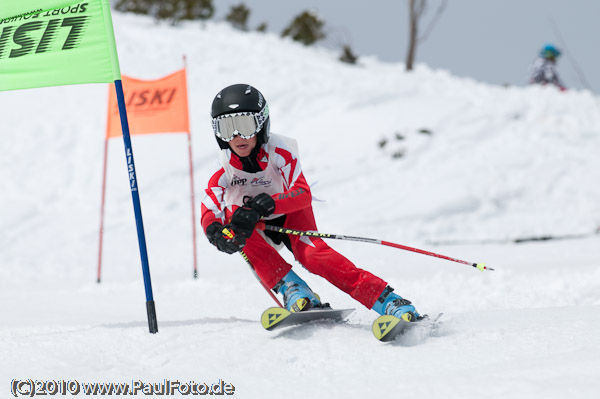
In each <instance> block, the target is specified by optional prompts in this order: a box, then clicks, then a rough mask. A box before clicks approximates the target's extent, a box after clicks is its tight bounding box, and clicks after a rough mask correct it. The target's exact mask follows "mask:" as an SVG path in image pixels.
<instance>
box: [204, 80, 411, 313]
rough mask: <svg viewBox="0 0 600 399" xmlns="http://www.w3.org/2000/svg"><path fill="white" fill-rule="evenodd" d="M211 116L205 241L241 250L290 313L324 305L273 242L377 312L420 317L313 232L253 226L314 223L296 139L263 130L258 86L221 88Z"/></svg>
mask: <svg viewBox="0 0 600 399" xmlns="http://www.w3.org/2000/svg"><path fill="white" fill-rule="evenodd" d="M211 116H212V118H213V119H212V126H213V132H214V134H215V137H216V140H217V143H218V144H219V147H220V148H221V151H220V153H219V163H218V165H217V167H216V170H215V172H214V173H213V174H212V177H211V178H210V180H209V182H208V188H207V189H206V194H205V196H204V199H203V202H202V227H203V229H204V231H205V233H206V236H207V238H208V240H209V241H210V243H211V244H213V245H214V246H216V247H217V248H218V249H219V251H222V252H225V253H228V254H232V253H235V252H239V251H242V250H243V251H244V253H245V254H246V256H247V258H248V260H249V262H250V263H251V265H252V266H253V268H254V269H255V271H256V274H257V275H258V277H259V278H260V279H261V280H262V282H263V283H264V285H265V286H266V287H269V288H272V289H273V291H274V292H275V293H278V294H281V295H283V302H284V306H285V307H286V308H287V309H288V310H290V311H291V312H299V311H303V310H307V309H310V308H322V307H325V306H327V305H324V304H322V303H321V300H320V299H319V297H318V296H317V295H316V294H315V293H314V292H313V291H312V290H311V289H310V288H309V286H308V285H307V284H306V282H305V281H304V280H302V279H301V278H300V277H299V276H298V275H297V274H296V273H294V271H293V270H292V266H291V265H290V264H289V263H287V262H286V261H285V260H284V259H283V258H282V257H281V256H280V255H279V253H278V248H280V247H281V246H282V245H281V244H284V245H285V246H286V247H287V248H288V249H289V250H290V251H291V252H292V253H293V254H294V256H295V258H296V260H297V261H298V262H300V264H302V265H303V266H304V267H305V268H306V269H307V270H308V271H309V272H311V273H314V274H317V275H319V276H321V277H323V278H325V279H326V280H327V281H329V282H330V283H331V284H333V285H334V286H336V287H337V288H339V289H340V290H342V291H344V292H345V293H347V294H348V295H350V296H351V297H352V298H354V299H355V300H357V301H358V302H360V303H361V304H363V305H364V306H366V307H367V308H369V309H373V310H374V311H376V312H377V313H379V314H380V315H384V314H388V315H394V316H397V317H402V318H403V319H404V320H406V321H414V320H417V319H419V318H421V316H420V315H419V313H418V312H417V311H416V310H415V308H414V306H413V305H412V304H411V302H410V301H408V300H407V299H404V298H402V297H400V296H399V295H397V294H395V293H393V292H392V291H393V289H392V288H391V287H389V286H388V285H387V283H386V282H385V281H384V280H382V279H381V278H379V277H377V276H375V275H373V274H371V273H369V272H368V271H366V270H362V269H359V268H357V267H356V266H355V265H354V264H353V263H352V262H350V261H349V260H348V259H346V258H345V257H344V256H342V255H340V254H339V253H337V252H336V251H334V250H333V249H331V248H330V247H329V246H328V245H327V244H326V243H325V242H324V241H323V240H322V239H321V238H316V237H307V236H293V235H291V236H289V235H286V234H280V233H277V232H272V231H262V230H255V227H256V224H257V222H258V221H259V220H261V219H262V220H265V221H267V222H268V224H270V225H276V226H283V227H289V228H294V229H300V230H312V231H316V230H317V226H316V223H315V218H314V215H313V210H312V206H311V202H312V197H311V193H310V188H309V186H308V184H307V183H306V179H305V178H304V174H303V173H302V168H301V166H300V160H299V158H298V150H297V146H296V141H295V140H293V139H291V138H287V137H284V136H279V135H275V134H271V133H270V131H269V126H270V117H269V107H268V105H267V102H266V100H265V98H264V97H263V95H262V94H261V93H260V91H258V90H257V89H256V88H254V87H252V86H250V85H247V84H236V85H232V86H229V87H226V88H224V89H223V90H221V92H219V93H218V94H217V95H216V97H215V99H214V100H213V103H212V110H211Z"/></svg>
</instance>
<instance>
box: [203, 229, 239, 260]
mask: <svg viewBox="0 0 600 399" xmlns="http://www.w3.org/2000/svg"><path fill="white" fill-rule="evenodd" d="M236 231H237V232H239V229H238V228H237V227H236V226H234V225H232V224H226V225H225V226H223V225H222V224H221V223H218V222H215V223H213V224H211V225H210V226H208V227H207V228H206V237H208V241H209V242H210V243H211V244H212V245H214V246H215V247H217V249H218V250H219V251H221V252H225V253H226V254H233V253H235V252H239V251H241V250H242V248H244V245H246V238H245V237H244V236H243V234H241V233H240V234H236Z"/></svg>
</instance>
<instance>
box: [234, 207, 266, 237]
mask: <svg viewBox="0 0 600 399" xmlns="http://www.w3.org/2000/svg"><path fill="white" fill-rule="evenodd" d="M259 220H260V215H259V213H258V212H256V211H255V210H254V209H252V208H250V207H249V206H247V205H244V206H242V207H239V208H238V209H236V210H235V212H233V215H232V216H231V224H233V225H235V226H236V227H237V230H236V231H237V232H239V233H240V234H241V235H243V236H244V237H246V238H249V237H250V236H251V235H252V232H253V231H254V228H255V227H256V223H258V221H259Z"/></svg>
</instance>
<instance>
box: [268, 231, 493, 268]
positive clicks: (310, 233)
mask: <svg viewBox="0 0 600 399" xmlns="http://www.w3.org/2000/svg"><path fill="white" fill-rule="evenodd" d="M256 228H257V229H259V230H268V231H276V232H278V233H283V234H291V235H295V236H307V237H319V238H331V239H335V240H346V241H360V242H369V243H371V244H379V245H386V246H388V247H393V248H399V249H403V250H405V251H411V252H416V253H419V254H423V255H428V256H434V257H436V258H441V259H446V260H450V261H452V262H457V263H462V264H463V265H468V266H473V267H474V268H476V269H479V270H481V271H484V270H494V269H492V268H491V267H488V266H486V265H485V263H472V262H467V261H465V260H461V259H456V258H451V257H449V256H445V255H440V254H436V253H435V252H429V251H424V250H422V249H418V248H412V247H408V246H406V245H401V244H394V243H393V242H388V241H383V240H377V239H374V238H364V237H352V236H345V235H340V234H327V233H319V232H318V231H303V230H296V229H289V228H287V227H279V226H271V225H268V224H265V223H264V222H258V224H257V225H256Z"/></svg>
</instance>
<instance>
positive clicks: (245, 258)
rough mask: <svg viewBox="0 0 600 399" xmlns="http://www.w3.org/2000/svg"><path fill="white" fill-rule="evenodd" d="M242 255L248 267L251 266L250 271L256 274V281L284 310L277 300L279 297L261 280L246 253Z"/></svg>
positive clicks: (241, 252)
mask: <svg viewBox="0 0 600 399" xmlns="http://www.w3.org/2000/svg"><path fill="white" fill-rule="evenodd" d="M240 254H241V255H242V258H244V260H245V261H246V262H247V263H248V266H250V269H252V273H254V276H255V277H256V279H257V280H258V282H259V283H260V285H262V286H263V288H264V289H265V290H266V291H267V293H268V294H269V295H270V296H271V298H273V300H274V301H275V303H277V305H278V306H279V307H280V308H282V307H283V305H282V304H281V302H279V299H277V297H276V296H275V295H274V294H273V293H272V292H271V290H270V289H269V287H267V285H266V284H265V283H264V282H263V281H262V279H261V278H260V276H259V275H258V273H256V269H255V268H254V266H253V265H252V262H250V259H249V258H248V255H246V254H245V253H244V251H240Z"/></svg>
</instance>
